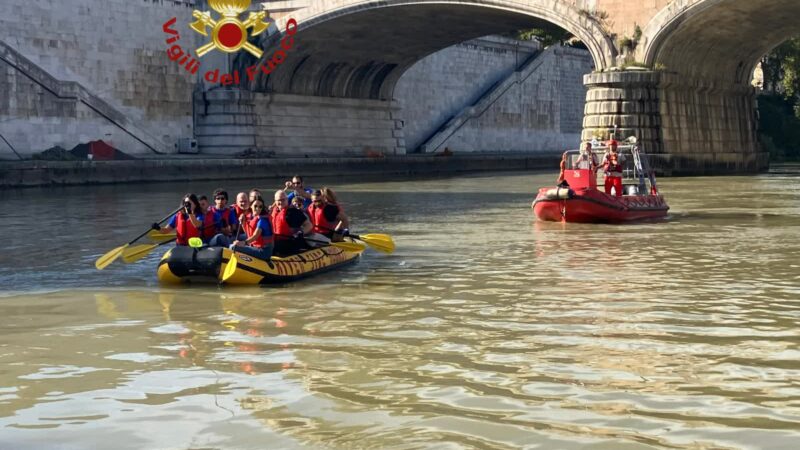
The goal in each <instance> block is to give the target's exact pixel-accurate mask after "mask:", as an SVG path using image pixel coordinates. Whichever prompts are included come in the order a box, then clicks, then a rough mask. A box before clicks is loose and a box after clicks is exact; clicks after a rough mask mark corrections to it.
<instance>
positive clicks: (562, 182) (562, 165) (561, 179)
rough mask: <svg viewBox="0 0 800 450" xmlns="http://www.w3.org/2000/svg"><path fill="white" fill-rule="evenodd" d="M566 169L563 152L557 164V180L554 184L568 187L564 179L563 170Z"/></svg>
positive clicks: (565, 154) (565, 156)
mask: <svg viewBox="0 0 800 450" xmlns="http://www.w3.org/2000/svg"><path fill="white" fill-rule="evenodd" d="M566 168H567V152H564V154H563V155H561V163H560V164H559V172H558V179H557V180H556V184H557V185H558V186H561V187H566V186H569V183H567V180H566V178H564V170H566Z"/></svg>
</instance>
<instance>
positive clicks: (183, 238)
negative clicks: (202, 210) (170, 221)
mask: <svg viewBox="0 0 800 450" xmlns="http://www.w3.org/2000/svg"><path fill="white" fill-rule="evenodd" d="M175 237H176V238H175V243H176V244H178V245H189V239H191V238H193V237H200V230H198V229H197V227H195V226H194V224H193V223H192V221H191V220H189V216H188V215H187V214H186V213H183V212H179V213H178V214H177V216H176V217H175Z"/></svg>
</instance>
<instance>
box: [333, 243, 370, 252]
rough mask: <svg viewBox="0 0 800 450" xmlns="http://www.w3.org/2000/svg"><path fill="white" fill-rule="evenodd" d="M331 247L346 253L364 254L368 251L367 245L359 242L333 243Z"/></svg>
mask: <svg viewBox="0 0 800 450" xmlns="http://www.w3.org/2000/svg"><path fill="white" fill-rule="evenodd" d="M331 245H332V246H334V247H338V248H340V249H342V250H344V251H346V252H363V251H364V250H366V249H367V246H366V245H364V244H359V243H358V242H331Z"/></svg>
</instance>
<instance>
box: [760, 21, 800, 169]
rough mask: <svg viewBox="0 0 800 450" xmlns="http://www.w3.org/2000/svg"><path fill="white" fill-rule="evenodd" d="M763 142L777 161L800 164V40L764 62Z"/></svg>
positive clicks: (761, 98) (786, 44)
mask: <svg viewBox="0 0 800 450" xmlns="http://www.w3.org/2000/svg"><path fill="white" fill-rule="evenodd" d="M761 70H762V71H763V72H764V93H763V94H762V95H761V96H759V97H758V112H759V130H760V137H759V139H760V141H761V145H763V147H764V150H766V151H769V153H770V157H771V159H772V160H773V161H787V160H790V161H800V37H798V38H794V39H790V40H788V41H786V42H784V43H783V44H781V45H779V46H778V47H776V48H775V49H774V50H772V52H770V53H769V54H768V55H766V56H765V57H764V58H762V59H761Z"/></svg>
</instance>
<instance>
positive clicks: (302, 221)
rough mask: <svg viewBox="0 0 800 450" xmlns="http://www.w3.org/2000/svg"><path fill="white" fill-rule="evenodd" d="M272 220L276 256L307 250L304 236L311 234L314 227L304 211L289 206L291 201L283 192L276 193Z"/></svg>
mask: <svg viewBox="0 0 800 450" xmlns="http://www.w3.org/2000/svg"><path fill="white" fill-rule="evenodd" d="M271 220H272V232H273V233H274V236H275V242H274V248H273V253H274V254H276V255H280V256H285V255H293V254H295V253H299V252H300V251H301V250H303V249H305V248H307V245H306V242H305V239H303V235H304V234H310V233H311V230H312V229H313V225H311V222H309V220H308V217H306V215H305V214H304V213H303V211H301V210H299V209H297V208H292V207H290V206H289V199H288V197H287V195H286V192H284V191H283V190H279V191H276V192H275V203H274V204H273V205H272V213H271Z"/></svg>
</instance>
